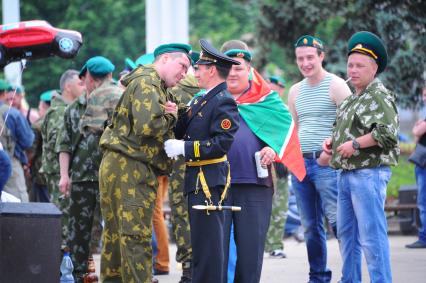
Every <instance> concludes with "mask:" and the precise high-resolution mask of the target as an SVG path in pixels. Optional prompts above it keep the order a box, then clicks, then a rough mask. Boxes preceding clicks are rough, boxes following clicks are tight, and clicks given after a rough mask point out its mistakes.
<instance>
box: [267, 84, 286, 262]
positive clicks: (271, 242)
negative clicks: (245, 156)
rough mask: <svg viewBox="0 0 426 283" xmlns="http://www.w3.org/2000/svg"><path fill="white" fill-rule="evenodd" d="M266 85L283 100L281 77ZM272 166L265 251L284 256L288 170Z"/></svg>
mask: <svg viewBox="0 0 426 283" xmlns="http://www.w3.org/2000/svg"><path fill="white" fill-rule="evenodd" d="M268 85H269V87H270V88H271V90H273V91H276V92H277V93H278V94H279V96H280V97H281V99H283V100H284V101H285V97H284V90H285V80H284V79H283V78H281V77H279V76H270V77H269V78H268ZM274 168H275V170H274V173H275V174H273V175H272V179H273V182H274V188H275V191H274V197H273V199H272V213H271V222H270V223H269V229H268V233H267V234H266V242H265V251H266V252H268V253H269V255H270V256H271V257H274V258H285V257H286V254H285V253H284V243H283V236H284V226H285V223H286V220H287V210H288V170H287V168H285V167H284V165H283V164H282V163H274Z"/></svg>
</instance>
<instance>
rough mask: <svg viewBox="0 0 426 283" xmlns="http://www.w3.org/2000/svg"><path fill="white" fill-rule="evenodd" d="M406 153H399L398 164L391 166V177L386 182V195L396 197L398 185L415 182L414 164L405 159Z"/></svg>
mask: <svg viewBox="0 0 426 283" xmlns="http://www.w3.org/2000/svg"><path fill="white" fill-rule="evenodd" d="M407 159H408V158H407V155H401V156H400V158H399V162H398V165H397V166H395V167H392V177H391V179H390V181H389V184H388V189H387V195H388V196H393V197H398V190H399V187H400V186H402V185H413V184H415V183H416V179H415V176H414V165H413V164H412V163H410V162H408V161H407Z"/></svg>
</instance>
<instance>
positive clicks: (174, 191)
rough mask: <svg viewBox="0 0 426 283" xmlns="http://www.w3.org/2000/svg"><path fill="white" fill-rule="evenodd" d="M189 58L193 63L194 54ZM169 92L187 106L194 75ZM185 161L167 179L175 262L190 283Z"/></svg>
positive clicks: (193, 89) (178, 162)
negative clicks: (174, 243) (179, 264)
mask: <svg viewBox="0 0 426 283" xmlns="http://www.w3.org/2000/svg"><path fill="white" fill-rule="evenodd" d="M194 53H195V52H192V54H191V57H192V60H193V62H197V61H198V59H195V60H194V58H193V57H194V56H193V54H194ZM170 91H171V92H172V93H173V94H174V95H175V96H176V98H177V99H178V100H180V101H181V103H182V104H185V105H186V104H188V103H189V101H191V99H192V98H193V97H194V95H195V94H196V93H198V92H199V91H200V88H199V87H198V84H197V80H196V79H195V77H194V75H192V74H190V73H189V72H188V75H187V76H186V77H185V78H184V79H183V80H181V81H180V82H179V83H178V84H177V85H176V86H175V87H173V88H171V89H170ZM185 167H186V166H185V160H184V158H183V157H179V158H178V159H177V160H176V162H175V163H174V164H173V171H172V174H171V175H170V177H169V205H170V209H171V223H172V229H173V235H174V237H175V239H176V245H177V251H176V261H177V262H180V263H182V271H183V272H182V278H181V281H180V282H182V283H185V282H191V281H190V280H191V260H192V246H191V233H190V228H189V219H188V203H187V201H186V197H185V196H184V177H185Z"/></svg>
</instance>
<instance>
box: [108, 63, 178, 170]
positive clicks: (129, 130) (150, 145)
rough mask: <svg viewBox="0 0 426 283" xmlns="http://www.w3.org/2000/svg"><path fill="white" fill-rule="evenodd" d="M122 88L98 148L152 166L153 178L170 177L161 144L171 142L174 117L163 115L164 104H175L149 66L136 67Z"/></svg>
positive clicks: (167, 159)
mask: <svg viewBox="0 0 426 283" xmlns="http://www.w3.org/2000/svg"><path fill="white" fill-rule="evenodd" d="M122 84H123V85H124V86H126V90H125V91H124V93H123V96H122V97H121V98H120V101H119V102H118V105H117V107H116V109H115V111H114V114H113V118H112V123H111V124H110V125H109V126H108V127H107V128H106V129H105V132H104V134H103V135H102V138H101V142H100V146H101V148H102V149H104V150H111V151H115V152H120V153H121V154H123V155H125V156H127V157H128V158H132V159H136V160H139V161H142V162H144V163H146V164H149V165H151V166H152V168H153V169H154V170H155V171H156V174H157V175H164V174H168V173H170V171H171V169H172V167H171V166H172V160H171V159H169V158H168V157H167V155H166V152H165V151H164V141H166V140H167V139H171V138H174V134H173V127H174V126H175V124H176V120H177V117H176V115H172V114H166V113H165V111H164V105H165V103H166V101H168V100H169V101H173V102H175V103H176V104H179V101H177V100H176V99H175V97H174V96H173V95H172V94H171V93H170V92H168V91H167V90H166V88H165V85H164V82H163V81H162V80H161V79H160V77H159V75H158V74H157V72H156V71H155V69H154V68H153V65H146V66H140V67H138V68H136V69H135V70H133V71H132V72H131V73H130V74H128V75H127V76H126V77H125V78H124V79H123V80H122Z"/></svg>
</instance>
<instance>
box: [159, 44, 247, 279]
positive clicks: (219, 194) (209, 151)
mask: <svg viewBox="0 0 426 283" xmlns="http://www.w3.org/2000/svg"><path fill="white" fill-rule="evenodd" d="M200 45H201V49H202V52H201V54H200V59H199V60H198V61H197V63H196V68H195V77H196V78H197V81H198V85H199V87H200V88H204V89H206V90H207V92H206V93H205V94H204V95H203V96H200V97H197V98H195V99H193V100H192V102H191V104H190V106H189V108H188V109H187V111H186V112H185V113H184V114H183V115H180V117H179V120H178V123H177V125H176V130H175V134H176V138H178V139H181V138H183V140H176V139H171V140H168V141H166V142H165V150H166V153H167V155H168V156H169V157H171V158H176V157H177V156H178V155H184V156H185V161H186V165H187V166H186V173H185V193H186V194H187V196H188V208H189V221H190V226H191V242H192V263H193V270H192V282H193V283H201V282H202V283H208V282H212V283H221V282H226V270H225V269H224V265H223V262H224V259H225V257H227V256H228V254H227V252H225V248H224V247H225V242H226V241H229V239H224V237H223V235H224V220H225V215H224V212H223V211H210V212H208V211H207V210H195V209H193V208H192V206H193V205H206V204H207V205H219V206H220V205H224V204H226V200H225V199H224V198H225V196H226V191H227V189H228V186H229V183H230V168H229V163H228V161H227V157H226V153H227V152H228V150H229V148H230V147H231V144H232V142H233V140H234V134H235V132H236V131H237V130H238V127H239V118H238V109H237V105H236V103H235V101H234V99H233V98H232V97H231V95H230V94H229V93H228V91H227V90H226V88H227V85H226V82H225V80H226V78H227V76H228V74H229V71H230V69H231V66H232V65H234V64H237V65H239V64H240V63H239V62H238V61H236V60H233V59H231V58H229V57H227V56H225V55H223V54H222V53H220V52H219V51H217V50H216V49H215V48H214V47H213V46H211V45H210V44H209V43H208V42H207V41H206V40H203V39H202V40H200Z"/></svg>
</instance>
